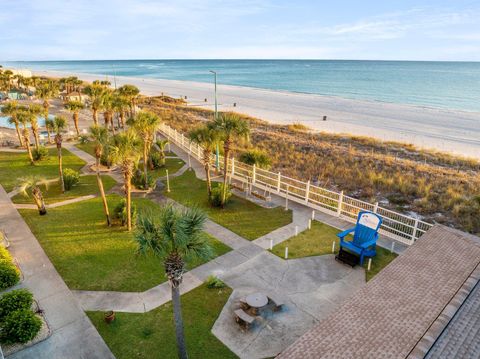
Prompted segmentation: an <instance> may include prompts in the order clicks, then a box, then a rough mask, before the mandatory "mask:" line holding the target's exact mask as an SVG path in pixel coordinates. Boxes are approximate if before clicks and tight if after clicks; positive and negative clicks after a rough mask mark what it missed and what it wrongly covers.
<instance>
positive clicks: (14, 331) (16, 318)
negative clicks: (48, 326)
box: [1, 309, 42, 343]
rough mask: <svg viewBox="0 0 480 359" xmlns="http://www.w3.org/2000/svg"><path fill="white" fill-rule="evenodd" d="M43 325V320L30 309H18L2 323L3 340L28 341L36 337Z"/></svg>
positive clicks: (11, 341) (10, 341)
mask: <svg viewBox="0 0 480 359" xmlns="http://www.w3.org/2000/svg"><path fill="white" fill-rule="evenodd" d="M41 327H42V321H41V320H40V318H39V317H38V316H37V315H35V313H33V312H32V311H31V310H30V309H20V310H16V311H14V312H12V313H10V314H9V315H8V316H7V317H6V318H5V320H4V322H3V324H2V334H1V339H2V342H4V343H26V342H28V341H29V340H32V339H33V338H35V336H36V335H37V333H38V332H39V331H40V328H41Z"/></svg>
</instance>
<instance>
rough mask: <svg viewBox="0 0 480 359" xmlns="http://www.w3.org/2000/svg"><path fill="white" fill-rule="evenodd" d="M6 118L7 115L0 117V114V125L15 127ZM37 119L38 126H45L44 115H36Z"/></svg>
mask: <svg viewBox="0 0 480 359" xmlns="http://www.w3.org/2000/svg"><path fill="white" fill-rule="evenodd" d="M48 118H52V119H53V116H52V115H48ZM8 119H9V117H1V116H0V127H6V128H15V125H13V124H12V125H11V124H9V123H8ZM37 121H38V126H39V127H43V126H45V118H44V117H37ZM27 127H30V124H29V125H27Z"/></svg>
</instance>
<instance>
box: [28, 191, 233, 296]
mask: <svg viewBox="0 0 480 359" xmlns="http://www.w3.org/2000/svg"><path fill="white" fill-rule="evenodd" d="M108 201H109V207H110V213H112V212H113V208H114V207H115V206H116V205H117V204H118V203H119V201H120V196H118V195H109V196H108ZM134 202H135V204H136V205H137V207H138V210H139V211H141V210H142V209H149V208H150V209H155V208H158V205H156V204H155V203H153V202H151V201H150V200H148V199H143V198H139V199H134ZM20 213H21V214H22V216H23V218H24V219H25V221H26V222H27V224H28V225H29V226H30V228H31V230H32V232H33V234H34V235H35V236H36V237H37V239H38V241H39V242H40V244H41V245H42V247H43V249H44V250H45V252H46V253H47V255H48V256H49V258H50V260H51V261H52V263H53V264H54V266H55V268H56V269H57V271H58V272H59V273H60V275H61V276H62V277H63V279H64V280H65V282H66V283H67V285H68V286H69V288H71V289H83V290H109V291H144V290H146V289H149V288H152V287H154V286H155V285H158V284H160V283H162V282H165V281H166V277H165V273H164V268H163V264H162V263H161V262H160V260H159V259H158V258H156V257H154V256H153V255H147V256H141V255H136V254H135V250H136V248H137V246H136V244H135V242H134V241H133V240H132V234H131V233H128V232H127V231H126V230H125V228H123V227H119V226H113V227H107V226H106V225H105V221H104V214H103V207H102V201H101V198H94V199H91V200H88V201H82V202H78V203H74V204H70V205H67V206H62V207H58V208H52V209H49V210H48V214H47V215H46V216H39V215H38V212H37V211H36V210H35V211H34V210H20ZM211 241H212V245H213V247H214V252H215V253H216V255H221V254H224V253H226V252H228V251H229V250H230V248H229V247H227V246H226V245H224V244H223V243H221V242H219V241H218V240H216V239H214V238H211ZM201 263H202V262H200V261H197V262H190V263H188V264H187V267H188V268H189V269H191V268H194V267H196V266H197V265H199V264H201Z"/></svg>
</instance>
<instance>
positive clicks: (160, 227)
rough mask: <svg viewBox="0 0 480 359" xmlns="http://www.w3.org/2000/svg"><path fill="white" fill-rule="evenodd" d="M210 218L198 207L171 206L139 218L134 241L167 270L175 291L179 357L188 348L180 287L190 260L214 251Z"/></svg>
mask: <svg viewBox="0 0 480 359" xmlns="http://www.w3.org/2000/svg"><path fill="white" fill-rule="evenodd" d="M206 220H207V216H206V215H205V213H203V212H202V211H200V210H199V209H197V208H187V209H185V210H183V211H179V210H177V209H175V208H173V207H172V206H167V207H164V208H162V209H161V211H160V214H159V215H154V214H153V213H147V214H143V215H141V216H140V217H139V219H138V223H137V231H136V233H135V240H136V241H137V243H138V251H139V252H140V253H146V252H153V253H154V254H155V255H156V256H158V257H159V258H160V259H161V260H162V261H163V265H164V267H165V273H166V275H167V278H168V281H169V283H170V287H171V290H172V304H173V313H174V322H175V335H176V339H177V348H178V356H179V358H181V359H186V358H187V357H188V356H187V348H186V345H185V337H184V333H183V319H182V308H181V301H180V284H181V283H182V280H183V274H184V273H185V262H186V260H189V259H209V258H211V255H212V248H211V246H210V244H209V242H208V239H207V238H206V235H205V233H204V232H203V227H204V225H205V221H206Z"/></svg>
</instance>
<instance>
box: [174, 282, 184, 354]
mask: <svg viewBox="0 0 480 359" xmlns="http://www.w3.org/2000/svg"><path fill="white" fill-rule="evenodd" d="M172 304H173V318H174V322H175V336H176V338H177V349H178V357H179V358H180V359H188V355H187V348H186V345H185V335H184V333H183V319H182V305H181V302H180V288H179V287H178V285H172Z"/></svg>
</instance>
